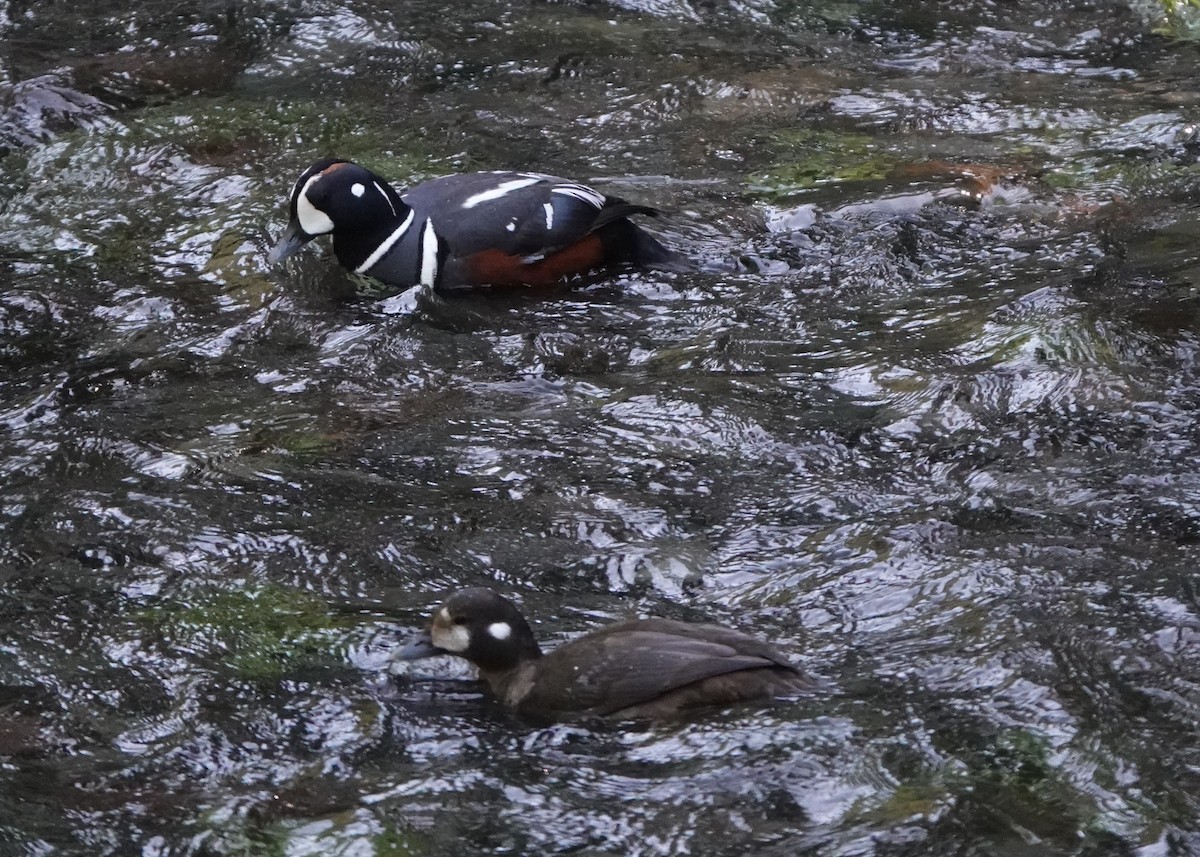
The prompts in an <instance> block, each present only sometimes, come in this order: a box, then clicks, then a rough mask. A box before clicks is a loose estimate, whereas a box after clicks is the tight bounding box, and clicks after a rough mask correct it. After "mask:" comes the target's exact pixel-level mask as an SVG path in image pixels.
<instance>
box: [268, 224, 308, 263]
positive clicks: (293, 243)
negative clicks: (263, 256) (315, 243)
mask: <svg viewBox="0 0 1200 857" xmlns="http://www.w3.org/2000/svg"><path fill="white" fill-rule="evenodd" d="M311 240H312V236H311V235H309V234H308V233H307V232H305V231H304V230H303V229H301V228H300V224H299V223H297V222H296V221H294V220H293V221H292V222H291V223H289V224H288V227H287V229H286V230H285V231H284V233H283V237H281V238H280V239H279V241H278V242H277V243H276V244H275V246H274V247H272V248H271V252H270V253H268V254H267V262H268V263H270V264H272V265H274V264H276V263H277V262H282V261H283V260H284V259H286V258H288V257H289V256H292V255H294V254H295V252H296V251H297V250H299V249H300V248H301V247H303V246H304V245H305V244H307V243H308V242H309V241H311Z"/></svg>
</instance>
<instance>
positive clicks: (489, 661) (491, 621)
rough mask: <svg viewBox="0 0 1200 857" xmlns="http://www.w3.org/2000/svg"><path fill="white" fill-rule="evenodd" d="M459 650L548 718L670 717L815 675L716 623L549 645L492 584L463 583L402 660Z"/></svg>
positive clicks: (626, 627)
mask: <svg viewBox="0 0 1200 857" xmlns="http://www.w3.org/2000/svg"><path fill="white" fill-rule="evenodd" d="M434 655H458V656H459V657H462V658H466V659H467V660H468V661H470V662H471V663H473V664H474V665H475V666H476V667H478V668H479V674H480V676H481V677H482V678H483V679H484V680H485V681H486V682H487V683H488V684H489V685H490V686H491V688H492V691H493V692H494V693H495V694H496V696H498V697H499V698H500V700H501V701H502V702H503V703H504V704H505V705H507V706H508V707H509V708H511V709H513V710H515V711H516V712H518V713H519V714H522V715H525V716H528V717H531V718H534V719H538V720H543V721H554V720H563V719H567V718H570V717H579V716H598V717H610V718H614V719H621V720H625V719H642V718H664V717H670V716H672V715H675V714H678V713H680V712H682V711H684V710H686V709H691V708H698V707H702V706H714V705H731V704H733V703H736V702H742V701H744V700H752V699H763V698H766V697H772V696H783V695H788V694H794V693H796V692H798V691H801V690H804V689H806V688H811V687H812V682H811V681H810V680H809V679H808V678H806V677H805V676H804V674H803V673H801V672H800V670H799V669H797V668H796V667H795V666H793V665H792V664H791V663H789V662H788V660H787V658H785V657H784V656H783V655H782V654H781V653H779V652H778V651H776V650H775V649H774V648H773V647H772V646H770V645H768V644H767V643H764V642H762V641H760V640H756V639H754V638H753V637H748V636H746V635H745V634H742V633H740V632H738V631H734V630H731V629H729V628H722V627H720V626H719V625H698V624H693V623H690V622H677V621H674V620H672V619H634V620H632V621H628V622H619V623H617V624H615V625H608V626H606V627H604V628H600V629H599V630H596V631H592V632H591V633H589V634H586V635H584V636H582V637H579V638H578V639H575V640H572V641H571V642H569V643H566V644H565V645H562V646H559V647H558V648H557V649H554V650H553V651H552V652H550V653H549V654H545V655H543V654H542V650H541V648H540V647H539V646H538V644H537V640H535V639H534V636H533V631H531V630H530V628H529V623H528V622H526V621H525V617H524V616H522V615H521V613H520V611H518V610H517V608H516V607H515V606H514V605H513V603H512V602H511V601H509V600H508V599H506V598H504V597H502V596H500V595H498V594H497V593H495V592H493V591H492V590H490V589H482V588H476V589H461V590H459V591H458V592H455V593H454V594H452V595H451V596H450V597H449V598H448V599H447V600H446V602H445V603H444V604H442V606H441V607H439V608H438V610H437V612H436V613H434V615H433V621H432V623H431V624H430V626H429V630H428V631H427V632H425V633H422V634H421V635H419V636H418V637H417V638H416V639H414V640H413V641H412V642H411V643H409V645H408V646H407V647H406V648H405V649H404V650H403V651H402V652H401V653H400V657H401V658H402V659H403V660H419V659H421V658H428V657H433V656H434Z"/></svg>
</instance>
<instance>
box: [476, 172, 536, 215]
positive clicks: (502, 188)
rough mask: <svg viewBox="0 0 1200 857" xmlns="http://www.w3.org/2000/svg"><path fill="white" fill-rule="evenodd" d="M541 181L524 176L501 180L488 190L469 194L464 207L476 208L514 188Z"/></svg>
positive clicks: (518, 188) (508, 192)
mask: <svg viewBox="0 0 1200 857" xmlns="http://www.w3.org/2000/svg"><path fill="white" fill-rule="evenodd" d="M540 181H541V179H535V178H524V179H512V180H511V181H506V182H500V184H498V185H496V186H495V187H493V188H489V189H488V190H484V191H480V192H479V193H477V194H474V195H472V196H468V197H467V198H466V199H465V200H463V204H462V207H463V208H474V207H475V206H477V205H479V203H481V202H491V201H492V200H493V199H499V198H500V197H502V196H507V195H508V194H510V193H512V192H513V191H514V190H520V189H521V188H523V187H529V186H530V185H534V184H537V183H538V182H540Z"/></svg>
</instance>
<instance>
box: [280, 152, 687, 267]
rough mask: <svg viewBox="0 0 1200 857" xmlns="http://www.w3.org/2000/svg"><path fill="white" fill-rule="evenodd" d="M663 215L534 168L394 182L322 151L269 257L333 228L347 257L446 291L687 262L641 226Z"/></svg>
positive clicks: (343, 259)
mask: <svg viewBox="0 0 1200 857" xmlns="http://www.w3.org/2000/svg"><path fill="white" fill-rule="evenodd" d="M633 214H649V215H652V216H654V215H657V214H658V212H657V211H656V210H655V209H653V208H648V207H646V206H644V205H634V204H632V203H628V202H625V201H624V200H622V199H617V198H616V197H611V196H605V195H604V194H602V193H600V192H599V191H596V190H593V189H592V188H590V187H585V186H584V185H581V184H576V183H574V182H571V181H567V180H566V179H560V178H555V177H554V176H544V175H540V174H538V173H514V172H493V173H469V174H466V175H454V176H444V177H442V178H438V179H433V180H432V181H428V182H425V183H424V184H419V185H417V186H416V187H414V188H410V189H409V190H408V191H407V192H405V193H403V194H400V193H397V192H396V190H395V189H394V188H392V186H391V185H389V184H388V183H387V182H386V181H384V180H383V179H381V178H380V177H379V176H377V175H375V174H374V173H372V172H370V171H369V170H367V169H364V168H363V167H360V166H359V165H358V164H355V163H351V162H350V161H343V160H339V159H337V158H327V159H326V160H323V161H317V163H315V164H313V165H312V166H311V167H309V168H308V169H307V170H305V171H304V172H303V173H302V174H301V176H300V179H299V181H297V182H296V186H295V188H293V190H292V199H291V217H290V220H289V222H288V226H287V230H286V231H285V232H284V234H283V237H282V238H280V239H279V243H277V244H276V245H275V247H274V249H272V250H271V252H270V254H269V255H268V256H267V261H269V262H270V263H272V264H274V263H276V262H278V261H280V260H282V259H286V258H287V257H288V256H291V255H292V254H293V253H295V252H296V251H297V250H299V249H300V247H302V246H303V245H304V244H305V242H307V241H311V240H312V239H313V238H314V237H316V236H317V235H324V234H326V233H329V234H332V235H333V250H334V253H335V254H336V255H337V258H338V261H339V262H340V263H341V264H342V266H343V267H346V268H349V269H350V270H352V271H354V272H355V273H358V274H367V275H369V276H372V277H375V278H376V279H379V280H383V281H384V282H386V283H389V284H392V285H397V286H413V285H417V284H422V285H426V286H432V287H433V288H436V289H439V290H453V289H462V288H472V287H477V286H485V285H486V286H521V285H524V286H547V285H551V284H554V283H558V282H561V281H563V280H565V279H567V278H570V277H572V276H576V275H580V274H586V273H589V272H615V271H618V270H621V269H623V268H632V267H664V268H671V269H686V268H688V267H690V265H689V263H688V262H687V260H686V259H685V258H684V257H683V256H682V255H680V254H678V253H675V252H673V251H671V250H668V249H667V248H666V247H664V246H663V245H662V244H660V243H659V242H658V241H657V240H656V239H654V238H653V237H651V236H650V235H649V234H647V233H646V232H644V231H643V230H642V229H640V228H638V227H637V226H636V225H634V224H633V223H632V222H631V221H630V220H629V216H630V215H633Z"/></svg>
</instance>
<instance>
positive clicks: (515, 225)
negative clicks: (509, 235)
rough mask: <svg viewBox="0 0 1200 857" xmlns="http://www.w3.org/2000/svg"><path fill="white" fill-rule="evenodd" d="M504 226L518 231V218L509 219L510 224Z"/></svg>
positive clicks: (510, 230)
mask: <svg viewBox="0 0 1200 857" xmlns="http://www.w3.org/2000/svg"><path fill="white" fill-rule="evenodd" d="M504 228H505V229H507V230H508V231H509V232H516V231H517V221H516V218H514V219H512V220H510V221H508V225H507V226H505V227H504Z"/></svg>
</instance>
